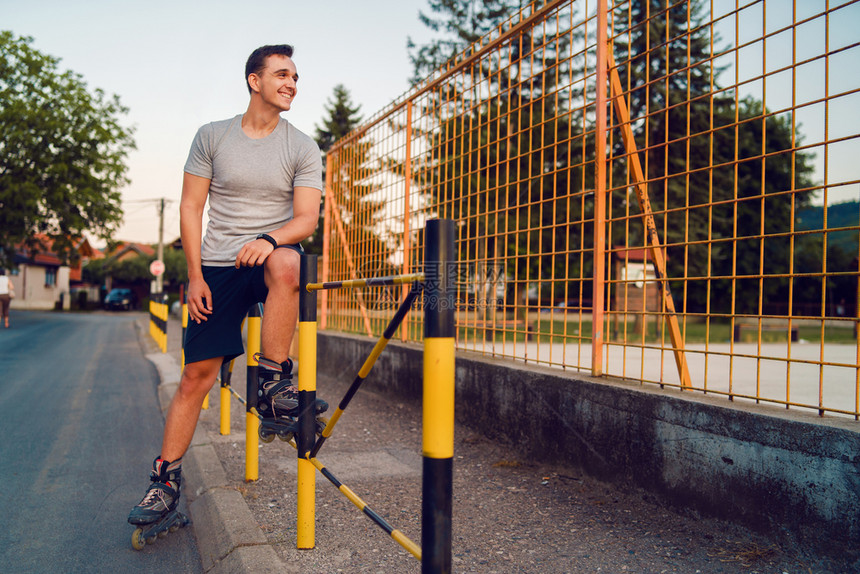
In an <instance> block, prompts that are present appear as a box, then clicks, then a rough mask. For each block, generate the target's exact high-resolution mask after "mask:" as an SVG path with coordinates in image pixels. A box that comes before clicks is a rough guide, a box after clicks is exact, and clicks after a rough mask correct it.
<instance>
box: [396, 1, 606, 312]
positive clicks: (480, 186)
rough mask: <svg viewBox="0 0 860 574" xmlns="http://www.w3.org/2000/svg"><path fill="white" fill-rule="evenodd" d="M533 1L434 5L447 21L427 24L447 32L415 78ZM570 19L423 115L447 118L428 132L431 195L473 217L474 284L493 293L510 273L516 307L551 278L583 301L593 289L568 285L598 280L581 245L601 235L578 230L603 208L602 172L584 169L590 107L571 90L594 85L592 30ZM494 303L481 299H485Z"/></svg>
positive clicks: (466, 251)
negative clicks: (575, 242)
mask: <svg viewBox="0 0 860 574" xmlns="http://www.w3.org/2000/svg"><path fill="white" fill-rule="evenodd" d="M523 5H524V3H522V2H516V1H507V2H504V1H495V2H490V1H486V2H474V1H469V0H459V1H457V0H451V1H435V2H431V3H430V6H431V9H432V10H433V12H435V13H436V14H437V17H436V18H435V19H434V18H430V17H428V16H426V15H425V14H423V13H422V14H421V19H422V22H424V23H425V25H427V26H428V27H429V28H430V29H431V30H434V31H437V32H441V33H442V36H441V37H440V38H436V39H434V40H433V41H431V42H430V43H429V44H427V45H425V46H421V47H416V46H415V45H414V44H410V49H411V50H412V53H411V57H412V61H413V67H414V72H415V76H416V77H418V76H420V75H422V74H428V73H431V72H433V71H435V70H436V69H439V68H444V67H445V66H446V65H449V62H451V61H452V60H453V59H455V58H456V56H457V55H458V54H460V53H462V52H463V51H464V50H466V49H467V47H468V45H469V44H470V43H472V42H474V41H476V40H478V39H479V38H481V37H483V36H484V35H485V34H486V33H488V32H489V31H491V30H493V29H496V28H497V27H498V26H500V25H501V24H503V23H504V22H505V21H506V20H508V19H509V18H510V17H511V16H512V15H513V14H514V13H515V12H516V11H517V10H519V9H520V8H521V7H522V6H523ZM538 5H539V3H537V4H535V5H533V6H532V9H535V8H536V7H537V6H538ZM572 9H575V8H572ZM565 21H566V19H565V18H561V19H559V20H558V21H556V24H557V26H558V27H557V29H553V30H551V31H550V30H547V29H546V28H541V27H540V26H538V27H536V28H534V29H530V30H529V29H527V30H524V31H523V32H522V33H521V34H519V35H517V36H516V37H513V38H511V39H510V41H509V42H507V43H506V44H505V46H504V47H503V48H502V49H500V50H498V51H497V52H496V53H494V55H493V57H492V58H487V59H484V60H483V61H482V62H480V63H476V64H474V65H473V67H472V68H471V69H469V70H465V71H464V73H463V74H462V75H461V76H459V77H458V78H457V79H456V80H455V81H452V82H449V83H446V85H445V86H444V88H443V89H440V90H438V91H436V92H434V93H432V94H430V95H429V100H430V101H429V103H428V104H426V105H425V109H423V110H422V113H424V114H425V115H432V116H433V117H435V118H437V121H438V128H436V129H433V130H430V131H429V132H428V134H427V139H428V141H429V142H430V145H431V148H432V149H433V152H432V157H433V158H435V159H433V160H431V161H429V162H428V165H427V166H425V169H426V170H429V171H431V172H432V175H430V176H429V179H430V180H431V181H433V182H434V187H433V189H432V190H431V193H432V194H433V195H434V198H435V200H436V202H437V203H438V205H440V206H444V207H443V209H444V210H445V213H444V216H445V217H451V218H454V219H456V220H459V221H463V222H465V228H464V229H463V231H462V232H461V233H462V235H461V237H463V238H464V239H465V238H468V240H467V241H465V242H464V245H463V246H461V248H460V249H461V252H463V255H464V256H465V259H466V260H469V261H474V262H476V263H475V268H474V269H469V270H468V274H469V275H470V277H469V281H470V282H472V281H474V282H475V283H476V284H477V285H478V286H479V288H480V286H482V285H483V286H488V285H489V284H491V283H493V280H494V279H495V278H496V277H495V276H497V275H498V274H499V273H500V272H502V271H503V272H504V274H505V275H506V278H507V282H508V293H507V297H506V298H507V300H508V301H509V302H513V301H523V300H524V299H525V296H526V293H527V290H528V287H529V284H530V283H534V282H537V281H539V280H541V279H543V278H550V279H551V280H552V281H551V284H550V282H547V284H546V290H545V291H544V292H542V293H541V296H542V297H543V298H546V297H552V298H554V299H562V298H565V299H566V298H576V297H579V296H581V294H582V292H583V291H582V288H583V286H584V284H583V282H582V281H579V282H576V283H575V284H574V283H573V282H566V281H564V279H567V278H570V277H580V278H581V277H584V276H587V275H589V274H590V262H586V263H585V265H586V266H588V269H580V267H581V265H580V264H581V259H580V258H579V257H578V256H576V255H574V253H575V252H576V251H577V250H576V249H575V248H574V246H572V245H571V238H572V236H581V237H585V236H587V240H586V243H588V244H590V242H591V240H592V233H593V231H592V230H591V228H587V229H586V226H585V225H580V226H579V227H578V228H576V229H574V228H573V227H572V222H577V221H583V220H584V219H587V218H588V217H587V216H584V212H585V211H588V210H591V209H592V205H591V202H590V201H589V202H586V201H583V198H584V197H585V190H587V189H592V188H593V183H592V182H593V173H592V171H593V170H591V169H588V168H587V167H585V166H586V165H587V162H586V161H584V160H585V156H584V155H583V149H584V147H585V140H584V137H583V127H584V126H583V122H582V112H581V111H577V112H574V111H573V108H574V107H575V105H576V104H574V102H573V99H574V98H577V97H580V98H581V94H576V93H575V92H576V88H574V89H571V85H574V86H576V85H585V82H584V81H583V78H582V63H583V61H582V60H581V59H577V58H571V57H570V56H569V54H570V46H571V43H573V42H578V41H581V40H582V35H581V32H579V31H577V30H569V29H566V28H565ZM452 102H456V104H453V103H452ZM417 171H418V170H415V172H416V173H417ZM423 177H424V178H425V179H428V176H426V175H425V176H423ZM488 214H494V215H493V216H490V217H488V216H487V215H488ZM484 261H491V262H493V263H491V267H492V268H487V266H486V265H485V264H484V263H482V262H484ZM497 261H502V262H504V263H503V267H502V268H499V267H497V266H496V262H497ZM556 279H558V280H556ZM588 290H590V287H587V288H586V292H587V291H588ZM489 298H492V295H490V294H488V293H483V294H478V299H479V300H486V299H489ZM585 298H590V295H588V294H586V295H585Z"/></svg>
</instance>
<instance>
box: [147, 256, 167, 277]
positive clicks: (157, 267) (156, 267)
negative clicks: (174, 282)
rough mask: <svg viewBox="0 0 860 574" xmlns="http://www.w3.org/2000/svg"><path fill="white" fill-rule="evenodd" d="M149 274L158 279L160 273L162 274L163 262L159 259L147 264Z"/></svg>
mask: <svg viewBox="0 0 860 574" xmlns="http://www.w3.org/2000/svg"><path fill="white" fill-rule="evenodd" d="M149 272H150V273H152V274H153V275H155V276H156V277H158V276H159V275H161V274H162V273H164V261H162V260H160V259H156V260H155V261H153V262H152V263H150V264H149Z"/></svg>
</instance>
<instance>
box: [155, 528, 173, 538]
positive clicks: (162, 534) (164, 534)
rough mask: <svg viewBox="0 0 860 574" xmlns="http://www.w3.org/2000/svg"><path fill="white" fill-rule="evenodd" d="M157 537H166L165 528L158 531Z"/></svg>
mask: <svg viewBox="0 0 860 574" xmlns="http://www.w3.org/2000/svg"><path fill="white" fill-rule="evenodd" d="M171 528H172V527H171ZM158 537H159V538H167V530H162V531H161V532H159V533H158Z"/></svg>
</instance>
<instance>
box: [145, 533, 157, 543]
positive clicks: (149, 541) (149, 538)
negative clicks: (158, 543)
mask: <svg viewBox="0 0 860 574" xmlns="http://www.w3.org/2000/svg"><path fill="white" fill-rule="evenodd" d="M157 538H158V536H156V535H155V534H153V535H152V536H147V537H146V543H147V544H155V540H156V539H157Z"/></svg>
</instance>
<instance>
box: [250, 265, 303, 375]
mask: <svg viewBox="0 0 860 574" xmlns="http://www.w3.org/2000/svg"><path fill="white" fill-rule="evenodd" d="M299 263H300V257H299V254H298V253H297V252H296V251H293V250H292V249H275V250H274V251H273V252H272V253H271V255H269V257H268V259H266V265H265V280H266V287H268V289H269V295H268V296H267V297H266V307H265V312H264V313H263V324H262V327H261V332H260V338H261V345H262V351H263V355H265V357H266V358H267V359H270V360H272V361H275V362H277V363H283V362H284V361H286V360H287V358H288V357H289V353H290V345H291V344H292V342H293V333H294V332H295V330H296V322H297V321H298V317H299Z"/></svg>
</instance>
